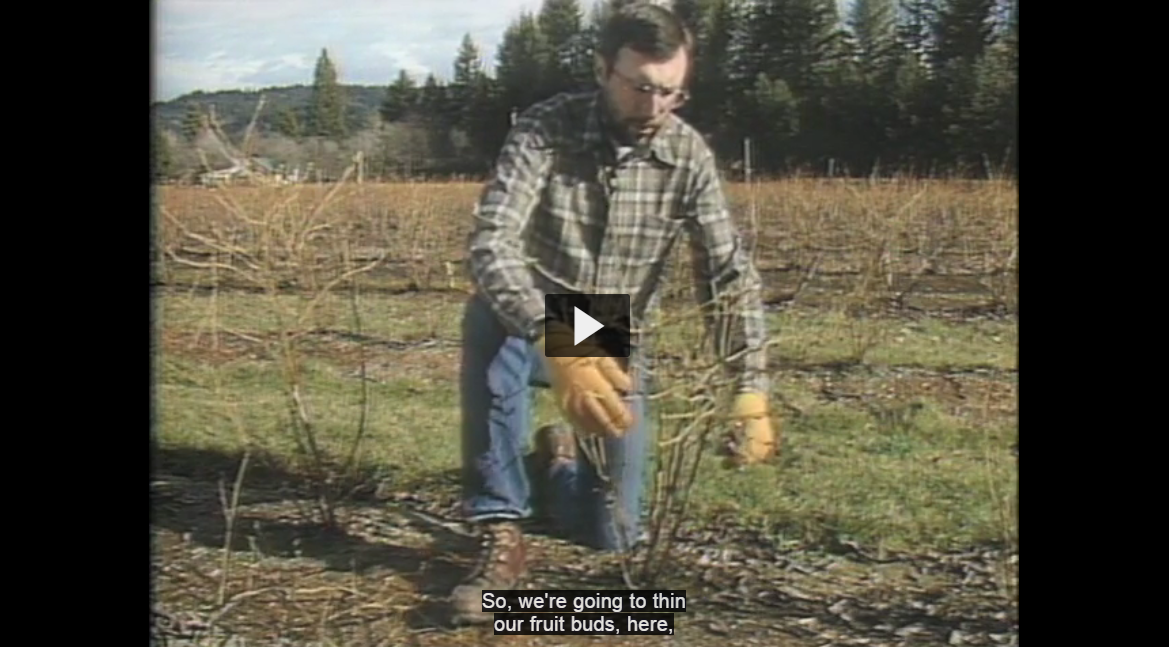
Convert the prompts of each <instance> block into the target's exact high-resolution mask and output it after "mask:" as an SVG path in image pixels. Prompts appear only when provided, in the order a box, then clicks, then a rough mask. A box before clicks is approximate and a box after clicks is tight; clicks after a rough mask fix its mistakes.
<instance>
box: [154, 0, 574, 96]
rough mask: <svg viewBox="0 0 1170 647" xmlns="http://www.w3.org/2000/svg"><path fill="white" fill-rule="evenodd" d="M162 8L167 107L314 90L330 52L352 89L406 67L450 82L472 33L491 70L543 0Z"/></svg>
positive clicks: (159, 53)
mask: <svg viewBox="0 0 1170 647" xmlns="http://www.w3.org/2000/svg"><path fill="white" fill-rule="evenodd" d="M589 4H590V3H588V2H583V3H582V5H583V6H588V5H589ZM156 7H157V10H156V18H155V21H156V22H155V41H156V42H155V72H154V74H155V93H156V96H155V99H156V100H162V101H166V100H169V99H173V98H175V97H177V96H180V95H182V94H186V93H188V92H191V91H193V90H206V91H214V90H229V89H254V88H261V87H267V86H281V85H293V84H297V83H305V84H308V83H311V82H312V80H313V66H314V65H315V63H316V60H317V56H318V55H319V54H320V53H321V48H326V49H328V50H329V56H330V58H331V59H332V60H333V62H334V63H335V64H336V65H337V67H338V73H339V76H340V80H341V81H342V82H343V83H353V84H359V85H385V84H388V83H390V81H391V80H393V78H394V77H395V76H397V75H398V71H399V70H402V69H405V70H406V71H407V72H409V73H411V74H416V75H420V77H421V76H423V75H426V74H427V73H428V72H434V73H435V74H437V75H439V76H441V77H447V78H449V77H450V75H451V66H452V63H453V62H454V59H455V54H456V52H457V51H458V48H459V43H460V41H461V40H462V38H463V34H464V33H466V32H470V33H471V37H472V38H473V39H475V42H476V44H478V45H479V47H480V53H481V56H482V57H483V59H484V63H485V65H487V66H490V65H491V64H492V62H493V61H494V59H495V52H496V46H497V45H498V44H499V40H500V38H501V37H502V36H503V33H504V29H505V28H506V27H507V26H508V23H510V22H511V21H512V20H513V19H514V18H515V17H516V16H518V15H519V13H520V12H521V10H525V9H527V10H530V11H532V12H535V11H537V10H538V9H539V8H540V0H413V1H411V2H406V1H404V0H346V1H345V2H340V3H332V2H324V1H323V0H158V2H157V3H156ZM456 15H458V16H459V17H458V18H456V17H453V16H456Z"/></svg>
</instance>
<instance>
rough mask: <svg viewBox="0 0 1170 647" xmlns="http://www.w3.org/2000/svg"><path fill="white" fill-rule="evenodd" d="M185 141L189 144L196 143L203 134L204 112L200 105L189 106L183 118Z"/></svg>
mask: <svg viewBox="0 0 1170 647" xmlns="http://www.w3.org/2000/svg"><path fill="white" fill-rule="evenodd" d="M182 132H183V139H186V140H187V141H188V142H193V141H195V138H196V137H198V136H199V133H201V132H203V110H202V109H201V108H200V107H199V105H198V104H195V103H192V104H189V105H188V106H187V114H186V115H184V116H183V126H182Z"/></svg>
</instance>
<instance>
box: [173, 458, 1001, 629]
mask: <svg viewBox="0 0 1170 647" xmlns="http://www.w3.org/2000/svg"><path fill="white" fill-rule="evenodd" d="M207 463H208V461H207V460H202V461H199V465H200V466H206V465H207ZM162 465H163V466H164V470H163V471H161V472H160V473H158V474H156V475H155V478H154V483H153V484H152V495H153V506H154V514H153V515H152V525H151V534H152V538H153V540H154V556H153V560H152V573H153V578H154V604H153V609H154V615H155V633H156V634H157V635H159V636H160V637H161V636H162V635H164V634H165V635H166V636H168V637H169V638H168V640H170V641H171V642H169V643H167V644H176V643H175V642H173V641H174V640H175V639H177V638H178V639H185V640H187V641H191V642H188V643H187V644H214V643H212V642H210V641H206V637H208V636H209V635H210V634H212V633H216V634H217V635H219V636H221V637H223V636H235V637H237V639H246V640H247V643H248V644H272V645H275V644H298V645H316V644H328V641H332V642H333V644H346V645H371V646H372V645H414V646H426V647H429V646H432V645H455V646H458V645H475V644H502V645H533V646H536V645H540V646H547V647H552V646H557V645H559V646H577V645H596V644H606V645H618V646H625V645H630V646H633V645H659V644H661V645H676V646H677V645H690V646H697V647H705V646H711V645H719V646H720V647H726V646H731V645H770V646H776V647H786V646H799V647H806V646H807V647H811V646H814V645H824V644H835V645H883V644H884V645H925V644H930V645H1018V644H1019V620H1018V602H1017V601H1016V598H1015V597H1014V594H1012V593H1011V590H1013V589H1014V587H1016V586H1017V580H1018V575H1017V573H1018V564H1019V558H1018V554H1009V553H1005V552H1003V551H1002V550H999V549H997V548H994V547H989V548H985V549H978V550H970V551H967V552H962V553H949V554H946V553H928V554H920V555H898V554H894V555H891V554H880V555H873V554H867V553H865V552H864V551H863V550H861V549H860V548H859V547H857V546H855V545H851V544H843V545H840V546H837V547H836V548H835V549H834V550H833V551H832V552H828V553H827V552H824V551H812V550H805V549H802V548H785V549H781V548H778V547H777V546H776V545H775V544H774V543H773V542H771V541H770V540H769V539H768V538H767V537H765V536H761V535H759V534H757V533H754V532H750V531H747V530H743V529H740V528H737V527H736V526H735V525H734V524H729V523H726V522H725V521H726V520H718V519H716V520H711V521H708V522H704V523H699V524H688V526H687V527H686V529H685V530H684V531H683V533H682V536H681V538H680V540H679V544H678V547H677V550H676V553H675V556H674V558H673V559H672V560H671V562H670V563H671V570H670V572H669V573H666V577H667V578H669V579H668V580H667V581H669V582H670V584H669V585H665V586H667V587H668V588H685V589H686V590H687V598H688V610H687V612H685V613H680V614H678V615H677V616H676V629H675V635H673V636H663V637H652V636H637V637H628V638H627V637H624V636H622V637H619V636H610V637H604V638H596V637H590V636H543V637H541V636H512V637H505V636H494V635H493V633H492V630H491V629H490V628H454V627H452V626H450V624H449V623H448V621H447V606H446V597H447V595H448V593H449V591H450V590H451V588H452V587H453V586H454V585H455V584H456V583H457V582H458V581H459V579H460V578H461V577H462V576H463V574H464V573H466V572H467V569H468V568H470V566H471V563H472V558H473V557H474V554H473V552H472V550H473V548H474V542H473V541H472V539H471V537H470V536H468V535H467V533H466V532H465V530H464V528H463V526H462V525H461V524H459V523H458V522H457V521H456V520H454V518H453V517H451V516H450V514H451V513H450V510H451V505H450V504H451V502H452V501H454V500H455V497H456V496H457V484H456V481H455V480H454V479H451V478H448V479H438V480H436V481H435V482H433V483H428V484H426V485H425V486H420V485H418V484H413V485H412V484H408V483H401V484H398V485H397V486H395V485H389V486H386V487H383V488H379V492H378V493H377V495H376V496H373V497H368V498H361V499H360V500H354V501H352V502H351V503H349V504H348V505H347V506H345V507H344V509H343V510H342V514H341V515H340V524H339V527H338V528H336V529H334V530H330V531H323V530H322V529H321V528H320V526H318V525H316V524H315V523H314V522H313V516H312V513H311V509H310V506H309V504H308V502H307V501H306V500H305V499H304V498H303V497H302V496H301V495H300V494H299V493H298V492H297V491H296V489H295V488H293V487H290V486H289V485H288V484H287V483H286V482H285V481H284V480H283V479H282V477H280V476H279V475H269V476H266V477H263V478H260V477H257V479H255V480H253V481H250V482H249V485H248V487H246V488H245V493H244V496H243V497H242V498H241V505H240V506H239V507H238V508H237V509H236V511H235V515H234V531H233V537H232V541H231V542H230V544H229V546H230V550H231V552H230V558H229V559H228V560H226V561H225V559H224V548H225V543H226V542H225V537H226V523H225V515H224V514H223V510H222V506H221V504H220V499H219V484H218V482H217V480H216V479H214V478H213V475H212V472H211V471H207V470H206V469H205V467H200V469H199V470H194V469H191V470H189V469H186V468H185V467H184V463H182V462H180V461H162ZM223 467H224V469H226V468H227V464H226V463H225V464H224V466H223ZM528 538H529V541H530V543H531V552H530V555H531V568H532V576H531V579H530V581H529V583H528V588H530V589H587V590H603V589H621V588H622V585H621V582H620V570H619V569H618V566H617V563H616V561H615V560H614V558H612V557H609V556H599V555H596V554H592V553H590V552H588V551H587V550H585V549H582V548H580V547H577V546H573V545H570V544H567V543H565V542H562V541H560V540H558V539H554V538H552V537H549V536H547V535H546V534H544V532H543V529H542V528H541V527H540V525H539V524H538V523H534V524H530V525H529V532H528ZM201 637H202V639H203V640H204V642H200V643H196V642H194V641H198V640H200V639H201ZM156 644H163V643H162V642H161V638H160V642H158V643H156Z"/></svg>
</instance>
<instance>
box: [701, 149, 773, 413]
mask: <svg viewBox="0 0 1170 647" xmlns="http://www.w3.org/2000/svg"><path fill="white" fill-rule="evenodd" d="M690 186H691V191H690V195H689V199H688V201H687V204H688V214H687V216H688V217H687V218H686V223H687V226H688V229H689V234H690V236H689V238H690V247H691V254H692V260H693V264H692V267H693V271H694V279H695V290H696V296H697V297H698V299H699V302H700V303H701V304H703V305H704V306H706V307H707V310H706V313H707V321H706V323H707V326H708V330H709V331H710V332H711V333H712V335H713V336H714V339H715V347H716V352H718V353H719V354H720V355H721V356H722V357H725V358H727V357H730V358H732V359H731V362H730V364H731V367H732V368H733V369H735V370H737V371H738V374H739V378H738V379H739V382H738V385H739V389H740V391H749V390H750V391H757V392H760V393H767V392H768V390H769V388H770V382H769V380H768V374H767V347H766V342H767V337H768V332H767V324H766V321H765V318H764V310H763V303H762V298H761V281H760V277H759V274H758V272H757V271H756V268H755V266H754V264H753V263H752V260H751V258H750V256H749V255H748V253H747V250H746V249H744V246H743V242H742V238H741V237H740V235H739V231H738V230H737V229H736V226H735V223H734V222H733V221H732V219H731V214H730V212H729V209H728V205H727V201H726V196H725V194H724V191H723V186H722V182H721V178H720V177H719V174H718V171H717V169H716V167H715V158H714V155H713V154H712V153H711V152H710V151H709V149H706V148H703V149H702V152H700V153H699V154H698V159H697V166H696V173H695V176H694V180H693V182H692V183H691V185H690Z"/></svg>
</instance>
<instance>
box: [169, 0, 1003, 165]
mask: <svg viewBox="0 0 1170 647" xmlns="http://www.w3.org/2000/svg"><path fill="white" fill-rule="evenodd" d="M619 4H622V1H621V0H608V1H606V2H601V3H597V4H594V5H587V4H586V3H582V2H579V1H578V0H544V2H543V4H542V5H541V8H540V10H539V11H538V12H537V13H535V14H521V15H518V16H516V17H515V19H514V20H513V21H512V22H511V24H510V25H509V26H508V28H507V30H506V31H505V33H504V34H503V41H502V44H501V46H500V48H499V51H498V53H497V55H496V57H495V60H494V64H495V69H494V70H493V71H492V73H490V74H489V73H488V72H486V71H485V66H484V65H483V63H484V60H483V58H482V52H481V50H480V47H479V46H478V44H477V43H475V42H474V41H472V40H471V39H470V37H465V39H464V41H463V43H462V46H461V47H460V48H459V49H458V50H457V51H456V52H453V54H454V60H453V64H452V68H451V71H450V75H449V77H448V76H443V77H440V76H438V75H434V74H432V75H430V76H428V77H426V78H422V79H417V78H412V77H410V76H408V75H406V74H405V73H399V74H397V75H396V76H392V78H388V79H387V82H386V85H385V86H381V87H361V86H354V85H349V84H346V83H345V80H344V79H339V78H338V77H337V74H336V71H335V68H334V66H333V63H332V61H331V60H330V59H329V54H328V52H327V51H325V50H321V51H320V56H319V58H318V63H317V69H316V71H315V74H314V78H312V79H306V84H305V85H303V86H297V87H289V88H270V89H266V90H263V94H264V96H265V100H266V103H265V106H264V109H263V111H262V113H261V115H260V117H259V121H258V131H257V133H256V135H257V136H256V138H255V143H254V146H253V147H252V149H253V151H254V152H255V153H256V154H258V155H261V156H264V157H268V158H270V159H272V160H274V161H276V162H278V163H284V164H288V165H300V164H305V163H308V162H313V163H314V164H315V165H316V166H318V167H319V168H322V169H329V171H327V172H329V173H332V172H335V171H336V169H338V168H339V167H341V166H343V165H344V164H345V163H346V162H347V160H348V159H349V158H350V157H352V155H353V153H354V152H356V151H358V150H361V151H363V153H364V155H365V157H366V159H367V164H368V166H367V168H368V173H369V175H371V176H375V177H376V176H386V175H391V174H397V175H402V174H410V175H416V174H420V173H422V174H428V175H435V174H448V173H459V174H477V173H481V172H483V171H484V170H485V169H486V168H487V167H488V165H489V164H490V162H491V160H492V157H493V156H494V154H495V152H496V149H497V148H498V146H499V144H500V142H501V141H502V138H503V136H504V134H505V133H506V130H507V128H508V124H509V114H510V113H511V111H512V110H513V109H522V108H524V107H526V106H528V105H530V104H531V103H533V102H535V101H538V100H540V99H542V98H545V97H548V96H551V95H553V94H555V93H557V92H561V91H565V90H572V89H577V88H582V87H591V85H592V81H591V78H590V69H591V68H590V61H591V56H592V40H593V35H594V33H595V30H596V26H597V24H598V21H599V19H600V18H601V16H602V15H603V14H604V12H605V11H606V10H607V9H608V8H610V7H612V6H614V5H619ZM674 6H675V8H676V10H677V11H678V12H679V13H680V14H682V15H683V16H684V17H685V18H686V20H687V21H688V22H689V23H690V24H691V25H692V26H693V29H694V30H695V32H696V35H697V37H698V52H697V58H696V62H695V65H696V69H695V78H694V82H693V86H692V91H693V95H694V98H693V99H692V100H691V101H690V103H689V104H687V105H686V106H684V107H683V108H682V109H680V111H679V112H680V114H681V115H683V116H684V117H686V118H687V119H688V120H690V121H691V122H692V123H693V124H695V125H696V126H697V127H699V128H700V129H701V130H702V131H703V132H705V133H708V134H710V135H711V136H712V141H713V143H714V145H715V146H716V148H717V151H718V153H719V154H720V156H721V158H722V160H723V161H724V163H726V164H730V163H732V162H734V161H736V160H739V159H740V158H741V157H742V152H743V148H742V146H743V141H744V139H745V138H750V139H751V141H752V160H751V161H752V166H753V168H755V169H757V171H758V172H761V173H764V174H771V173H792V172H801V173H805V174H815V175H823V174H826V173H829V172H832V173H833V174H834V175H854V176H859V175H872V174H880V175H886V174H894V173H900V174H915V175H935V176H938V175H955V174H963V175H970V176H975V177H987V176H988V175H993V174H994V175H1001V174H1008V175H1018V170H1017V169H1018V163H1019V145H1018V131H1017V123H1018V104H1019V0H852V1H851V2H850V3H849V4H848V5H846V6H848V10H847V11H846V12H845V13H844V14H841V13H839V12H838V9H837V4H836V2H835V0H675V2H674ZM307 46H312V45H311V44H307ZM259 96H260V92H216V93H195V94H191V95H187V96H184V97H180V98H178V99H175V100H173V101H170V102H166V103H160V104H156V105H155V106H154V112H155V114H156V117H157V119H156V127H157V128H158V130H157V131H156V135H157V136H156V139H155V141H156V144H157V154H156V156H155V161H156V164H155V168H156V172H157V173H159V174H160V175H163V176H170V177H173V176H177V175H179V174H181V173H182V172H184V171H188V170H190V169H191V168H193V167H194V165H196V164H197V156H196V155H195V154H194V152H193V151H194V145H195V144H196V143H198V142H199V141H200V139H199V132H198V128H197V124H198V123H199V120H200V117H201V115H203V114H206V112H207V111H208V110H209V108H210V107H211V106H212V105H214V111H215V114H216V116H217V118H218V119H219V121H220V123H221V125H222V126H223V128H224V130H225V131H226V133H227V135H228V136H229V137H230V138H231V139H232V141H233V142H234V143H236V144H239V143H240V141H241V139H242V137H243V133H244V130H245V128H246V126H247V124H248V122H249V120H250V119H251V116H252V113H253V111H254V110H255V108H256V105H257V101H258V99H259Z"/></svg>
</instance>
